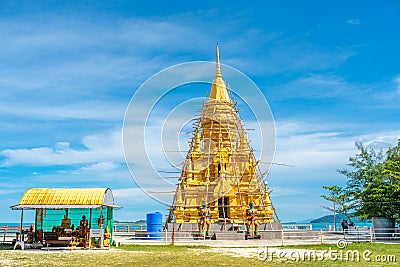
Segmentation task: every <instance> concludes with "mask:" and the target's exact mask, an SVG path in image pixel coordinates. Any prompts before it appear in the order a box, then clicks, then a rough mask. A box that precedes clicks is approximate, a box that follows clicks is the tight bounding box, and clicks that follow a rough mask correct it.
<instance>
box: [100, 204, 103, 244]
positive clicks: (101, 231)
mask: <svg viewBox="0 0 400 267" xmlns="http://www.w3.org/2000/svg"><path fill="white" fill-rule="evenodd" d="M103 222H104V219H103V206H101V207H100V223H99V224H100V233H102V234H101V235H102V236H101V237H100V239H99V243H100V248H103V239H104V233H103V224H104V223H103Z"/></svg>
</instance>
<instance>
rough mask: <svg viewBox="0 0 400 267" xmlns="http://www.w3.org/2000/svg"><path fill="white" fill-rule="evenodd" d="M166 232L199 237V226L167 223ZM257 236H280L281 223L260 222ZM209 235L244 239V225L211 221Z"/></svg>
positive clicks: (219, 238)
mask: <svg viewBox="0 0 400 267" xmlns="http://www.w3.org/2000/svg"><path fill="white" fill-rule="evenodd" d="M166 228H167V230H168V232H175V234H178V233H179V234H178V235H176V237H178V236H186V237H190V236H192V237H193V238H194V239H199V235H198V233H199V228H198V225H197V224H196V223H167V225H166ZM258 229H259V236H260V237H259V238H261V239H264V240H269V239H280V238H281V237H282V231H281V230H282V225H281V223H280V222H272V223H260V224H259V227H258ZM210 232H211V235H213V236H215V238H212V239H216V240H244V239H245V236H246V225H244V224H236V223H224V222H218V223H212V224H211V226H210Z"/></svg>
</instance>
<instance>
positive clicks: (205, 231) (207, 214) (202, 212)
mask: <svg viewBox="0 0 400 267" xmlns="http://www.w3.org/2000/svg"><path fill="white" fill-rule="evenodd" d="M201 204H202V206H201V207H200V208H199V217H200V218H199V223H198V226H199V233H198V236H205V237H209V236H211V233H210V228H211V211H210V209H209V208H208V207H207V203H206V202H202V203H201Z"/></svg>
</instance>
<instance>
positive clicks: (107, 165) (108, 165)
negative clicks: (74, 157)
mask: <svg viewBox="0 0 400 267" xmlns="http://www.w3.org/2000/svg"><path fill="white" fill-rule="evenodd" d="M119 167H120V164H117V163H114V162H111V161H104V162H96V163H93V164H90V165H88V166H85V167H82V168H81V169H82V170H84V171H96V172H105V171H110V170H115V169H117V168H119Z"/></svg>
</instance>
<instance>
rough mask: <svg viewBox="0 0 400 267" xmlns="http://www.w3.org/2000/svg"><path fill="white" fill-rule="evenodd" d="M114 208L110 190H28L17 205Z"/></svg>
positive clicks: (13, 207) (20, 207)
mask: <svg viewBox="0 0 400 267" xmlns="http://www.w3.org/2000/svg"><path fill="white" fill-rule="evenodd" d="M100 206H113V207H116V206H114V197H113V195H112V192H111V189H110V188H30V189H28V190H26V191H25V193H24V194H23V196H22V197H21V200H20V201H19V204H18V205H16V206H12V207H11V208H12V209H22V208H95V207H100Z"/></svg>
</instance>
